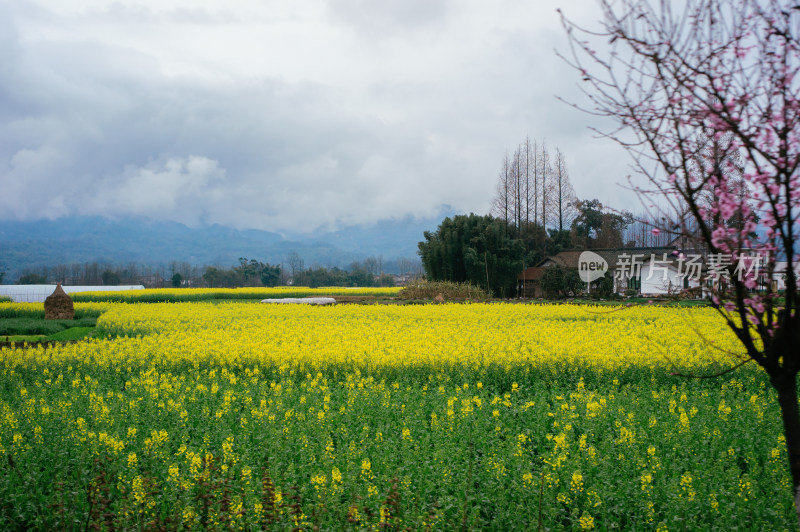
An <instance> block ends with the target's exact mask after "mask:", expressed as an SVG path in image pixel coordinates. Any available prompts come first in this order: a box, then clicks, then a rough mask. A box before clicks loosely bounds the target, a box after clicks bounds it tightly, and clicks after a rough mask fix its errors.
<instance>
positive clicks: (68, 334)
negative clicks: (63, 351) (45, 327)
mask: <svg viewBox="0 0 800 532" xmlns="http://www.w3.org/2000/svg"><path fill="white" fill-rule="evenodd" d="M92 331H94V327H70V328H69V329H64V330H63V331H59V332H57V333H55V334H51V335H50V336H48V337H47V339H48V340H53V341H57V342H69V341H72V340H80V339H82V338H86V337H87V336H89V335H90V334H91V333H92Z"/></svg>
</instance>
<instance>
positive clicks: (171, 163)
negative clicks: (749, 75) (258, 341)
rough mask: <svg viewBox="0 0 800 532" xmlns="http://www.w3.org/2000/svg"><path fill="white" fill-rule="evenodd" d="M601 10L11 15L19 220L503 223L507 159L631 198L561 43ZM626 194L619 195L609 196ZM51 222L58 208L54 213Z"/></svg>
mask: <svg viewBox="0 0 800 532" xmlns="http://www.w3.org/2000/svg"><path fill="white" fill-rule="evenodd" d="M559 5H561V6H562V7H563V8H564V9H565V11H567V12H573V13H577V14H578V15H579V17H581V20H583V19H584V18H591V17H592V13H593V12H595V11H596V8H595V6H594V2H593V1H592V0H573V1H569V0H564V1H562V2H557V1H554V0H550V1H542V2H519V1H515V0H502V1H498V2H491V3H486V2H478V1H477V0H474V1H467V0H462V1H457V0H435V1H432V0H425V1H423V0H405V1H400V0H391V1H387V2H370V1H366V0H330V1H323V0H316V1H310V2H288V1H279V0H272V1H269V2H264V1H261V0H234V1H231V2H227V3H225V4H224V5H223V4H220V3H219V2H216V1H212V0H202V1H201V0H191V1H190V0H180V1H179V0H158V1H156V0H147V1H145V0H140V1H118V2H114V3H111V4H109V3H108V2H106V1H101V0H75V1H72V2H53V1H44V0H42V1H39V2H35V1H31V0H28V1H20V2H14V3H11V2H5V3H3V2H0V66H2V67H3V72H4V75H3V76H2V78H0V187H1V188H2V190H3V194H2V195H0V208H1V209H2V212H3V214H2V215H0V216H4V217H12V218H36V217H39V216H42V215H44V216H50V217H53V216H61V215H66V214H88V213H93V214H104V213H108V214H116V215H118V214H125V213H126V212H127V213H131V214H143V215H148V216H155V217H163V218H168V219H173V220H178V221H184V222H189V223H197V222H209V223H214V222H216V223H225V224H231V225H235V226H237V227H259V228H263V229H268V230H275V231H296V230H303V231H311V230H313V229H314V228H316V227H319V226H328V227H335V226H336V225H337V224H342V223H367V222H372V221H376V220H378V219H381V218H400V217H403V216H405V215H407V214H409V213H411V214H415V215H426V214H433V213H435V212H436V210H437V209H438V207H439V206H440V205H442V204H448V205H452V206H453V207H454V208H456V209H458V210H461V211H465V212H467V211H475V212H485V211H486V210H488V207H489V202H490V200H491V195H492V193H493V191H494V184H495V179H496V176H497V171H498V169H499V166H500V163H501V161H502V158H503V155H504V153H505V151H506V150H510V151H513V149H514V148H515V147H516V145H517V144H518V143H519V142H521V141H522V140H524V137H525V135H528V134H529V135H530V136H532V137H535V138H537V139H540V140H547V142H548V144H549V145H551V146H553V147H555V146H556V145H557V146H559V147H560V148H561V149H562V151H563V152H564V153H565V155H566V157H567V160H568V163H569V166H570V175H571V177H572V179H573V182H574V185H575V189H576V191H577V192H578V194H579V195H580V196H583V197H599V198H600V199H601V200H602V201H604V202H611V203H612V204H613V203H615V201H616V202H618V205H622V204H623V201H627V200H625V198H629V197H630V195H627V196H626V193H625V192H623V191H622V190H621V189H620V190H619V191H618V192H617V191H616V189H615V188H614V187H613V185H612V183H615V182H621V181H624V177H625V174H626V173H628V170H627V168H626V166H625V165H626V159H625V156H624V154H622V155H621V154H620V152H619V150H616V151H615V149H614V148H613V147H611V146H610V145H609V143H608V142H607V141H598V140H595V139H592V137H591V133H590V132H589V131H588V130H587V129H586V126H587V124H590V123H592V121H591V119H590V117H588V116H586V115H584V114H582V113H579V112H577V111H575V110H573V109H571V108H570V107H569V106H567V105H565V104H563V103H560V102H558V101H557V100H556V99H555V97H554V95H555V94H556V93H558V94H562V95H567V97H568V98H572V99H577V98H579V96H578V93H577V92H576V90H575V88H574V85H575V82H576V80H577V78H576V76H575V75H574V73H573V72H571V71H570V70H569V69H568V68H567V67H566V65H564V64H563V63H562V62H561V61H560V60H559V59H557V58H556V57H555V56H554V54H553V52H552V50H553V48H555V47H563V46H564V44H565V39H564V36H563V32H562V31H561V29H560V27H559V23H558V18H557V15H556V13H555V8H556V7H557V6H559ZM609 191H610V192H609ZM45 210H46V211H48V213H47V214H41V213H42V211H45Z"/></svg>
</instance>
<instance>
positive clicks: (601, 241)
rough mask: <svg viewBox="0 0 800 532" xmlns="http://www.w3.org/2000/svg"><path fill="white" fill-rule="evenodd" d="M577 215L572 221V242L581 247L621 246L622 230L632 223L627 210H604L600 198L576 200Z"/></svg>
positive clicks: (631, 217) (631, 216)
mask: <svg viewBox="0 0 800 532" xmlns="http://www.w3.org/2000/svg"><path fill="white" fill-rule="evenodd" d="M577 207H578V216H577V217H576V218H575V220H574V221H573V222H572V244H573V245H575V246H578V247H583V248H587V249H588V248H617V247H622V231H623V230H624V229H625V227H627V226H628V225H630V224H631V223H633V215H631V214H630V213H629V212H623V213H622V214H616V213H611V212H605V210H604V209H603V204H602V203H600V200H597V199H592V200H586V201H578V202H577Z"/></svg>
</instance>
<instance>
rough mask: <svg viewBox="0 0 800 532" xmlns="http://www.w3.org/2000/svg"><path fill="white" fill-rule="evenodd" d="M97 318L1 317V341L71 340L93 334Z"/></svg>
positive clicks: (37, 341)
mask: <svg viewBox="0 0 800 532" xmlns="http://www.w3.org/2000/svg"><path fill="white" fill-rule="evenodd" d="M95 325H97V318H95V317H85V318H81V319H77V320H45V319H44V318H31V317H21V318H18V317H12V318H0V342H28V343H39V342H69V341H74V340H80V339H81V338H85V337H87V336H89V335H91V334H92V333H93V331H94V328H95Z"/></svg>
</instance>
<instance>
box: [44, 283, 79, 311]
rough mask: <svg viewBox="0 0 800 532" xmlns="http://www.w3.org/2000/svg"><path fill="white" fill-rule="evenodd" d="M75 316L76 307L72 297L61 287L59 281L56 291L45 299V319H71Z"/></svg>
mask: <svg viewBox="0 0 800 532" xmlns="http://www.w3.org/2000/svg"><path fill="white" fill-rule="evenodd" d="M73 318H75V308H74V307H73V306H72V298H71V297H69V296H68V295H67V293H66V292H64V289H63V288H61V283H58V286H56V289H55V291H53V293H52V294H50V295H49V296H47V299H45V300H44V319H46V320H71V319H73Z"/></svg>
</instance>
